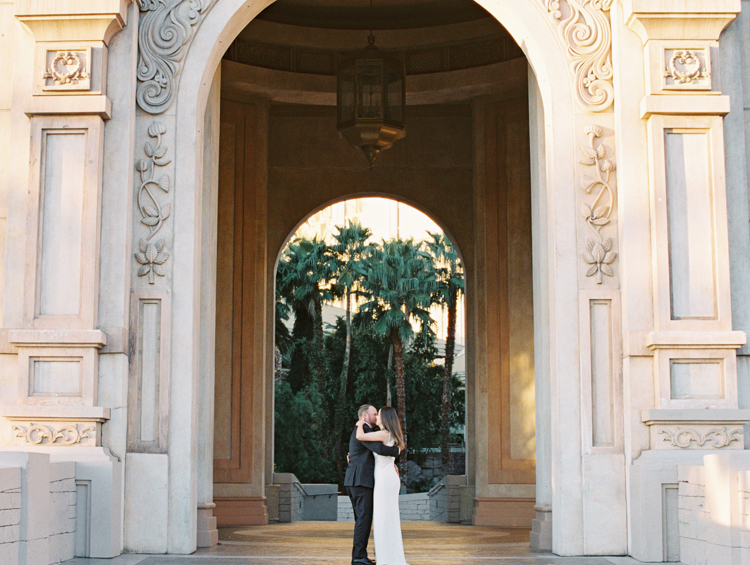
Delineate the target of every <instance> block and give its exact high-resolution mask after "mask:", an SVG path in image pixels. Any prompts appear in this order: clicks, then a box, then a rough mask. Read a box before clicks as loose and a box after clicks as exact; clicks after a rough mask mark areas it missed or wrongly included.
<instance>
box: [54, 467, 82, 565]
mask: <svg viewBox="0 0 750 565" xmlns="http://www.w3.org/2000/svg"><path fill="white" fill-rule="evenodd" d="M49 475H50V476H49V509H50V513H49V562H50V564H55V563H62V562H63V561H67V560H68V559H73V557H74V555H75V546H76V464H75V463H73V462H71V461H67V462H64V463H51V464H50V466H49Z"/></svg>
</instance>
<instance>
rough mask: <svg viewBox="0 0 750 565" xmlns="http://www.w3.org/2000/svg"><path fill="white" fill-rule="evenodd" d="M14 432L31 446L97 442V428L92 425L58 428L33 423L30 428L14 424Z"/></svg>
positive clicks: (67, 425)
mask: <svg viewBox="0 0 750 565" xmlns="http://www.w3.org/2000/svg"><path fill="white" fill-rule="evenodd" d="M13 431H14V432H15V434H16V437H17V438H20V439H21V442H22V443H25V444H31V445H75V444H77V443H86V442H87V441H88V440H96V436H95V434H96V427H95V426H93V425H91V424H89V425H86V424H65V425H63V426H60V427H56V426H52V425H49V424H35V423H33V422H31V423H29V425H28V426H23V425H19V424H14V425H13Z"/></svg>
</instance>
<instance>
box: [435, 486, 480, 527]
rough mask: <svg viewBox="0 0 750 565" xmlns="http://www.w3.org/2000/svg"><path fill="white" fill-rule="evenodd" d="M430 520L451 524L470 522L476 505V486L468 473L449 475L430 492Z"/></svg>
mask: <svg viewBox="0 0 750 565" xmlns="http://www.w3.org/2000/svg"><path fill="white" fill-rule="evenodd" d="M428 496H429V498H430V518H429V519H430V520H432V521H434V522H448V523H451V524H461V523H463V524H470V523H471V514H472V510H473V507H474V487H473V486H471V485H468V484H467V480H466V475H447V476H445V477H443V479H442V480H441V481H440V482H439V483H438V484H437V485H435V486H434V487H433V488H432V490H430V492H429V493H428Z"/></svg>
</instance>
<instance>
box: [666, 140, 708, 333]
mask: <svg viewBox="0 0 750 565" xmlns="http://www.w3.org/2000/svg"><path fill="white" fill-rule="evenodd" d="M709 141H710V140H709V137H708V133H707V132H705V131H701V130H692V131H690V132H684V131H680V130H665V139H664V150H665V157H666V188H667V222H668V237H669V275H670V276H669V280H670V289H671V314H672V319H673V320H681V319H686V318H688V319H689V318H698V319H713V318H716V316H717V313H716V282H715V281H716V277H715V267H714V265H715V260H714V259H715V258H714V236H713V232H714V230H713V224H712V217H713V202H712V198H711V192H712V186H711V165H710V163H711V161H710V149H709V147H710V146H709Z"/></svg>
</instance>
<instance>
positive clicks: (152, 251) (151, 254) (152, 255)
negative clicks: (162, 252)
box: [146, 245, 157, 263]
mask: <svg viewBox="0 0 750 565" xmlns="http://www.w3.org/2000/svg"><path fill="white" fill-rule="evenodd" d="M156 256H157V251H156V246H155V245H149V246H148V249H147V250H146V259H147V260H148V262H149V263H153V262H154V259H156Z"/></svg>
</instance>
